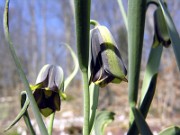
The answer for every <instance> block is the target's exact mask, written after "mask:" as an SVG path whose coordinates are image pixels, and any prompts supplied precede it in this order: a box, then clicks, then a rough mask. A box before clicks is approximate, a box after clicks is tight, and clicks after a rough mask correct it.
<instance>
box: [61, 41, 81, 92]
mask: <svg viewBox="0 0 180 135" xmlns="http://www.w3.org/2000/svg"><path fill="white" fill-rule="evenodd" d="M65 45H66V47H67V48H68V50H69V51H70V54H71V56H72V58H73V62H74V69H73V71H72V73H71V74H70V75H69V76H68V77H67V78H66V79H65V81H64V91H65V90H66V88H67V87H68V85H69V84H70V82H71V81H72V79H73V78H74V77H75V75H76V74H77V72H78V70H79V64H78V59H77V56H76V54H75V53H74V51H73V50H72V48H71V47H70V46H69V45H68V44H65Z"/></svg>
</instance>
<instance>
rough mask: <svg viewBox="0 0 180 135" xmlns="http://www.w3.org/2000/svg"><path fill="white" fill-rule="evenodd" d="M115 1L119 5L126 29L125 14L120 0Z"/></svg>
mask: <svg viewBox="0 0 180 135" xmlns="http://www.w3.org/2000/svg"><path fill="white" fill-rule="evenodd" d="M117 1H118V5H119V8H120V11H121V14H122V17H123V20H124V24H125V27H126V30H128V23H127V15H126V12H125V9H124V6H123V3H122V0H117Z"/></svg>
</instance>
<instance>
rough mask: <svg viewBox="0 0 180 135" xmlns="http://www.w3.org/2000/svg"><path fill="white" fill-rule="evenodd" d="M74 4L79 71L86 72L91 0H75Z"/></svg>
mask: <svg viewBox="0 0 180 135" xmlns="http://www.w3.org/2000/svg"><path fill="white" fill-rule="evenodd" d="M74 5H75V22H76V25H75V26H76V45H77V54H78V61H79V66H80V69H81V71H82V72H87V70H88V63H89V62H88V59H89V58H88V57H89V30H90V7H91V0H75V1H74Z"/></svg>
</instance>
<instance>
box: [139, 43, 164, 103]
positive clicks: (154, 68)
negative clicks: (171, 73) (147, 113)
mask: <svg viewBox="0 0 180 135" xmlns="http://www.w3.org/2000/svg"><path fill="white" fill-rule="evenodd" d="M152 46H153V45H152ZM162 50H163V47H162V45H159V46H158V47H156V48H153V47H152V48H151V51H150V54H149V59H148V63H147V66H146V70H145V75H144V79H143V85H142V93H141V104H142V101H143V100H144V97H145V95H146V93H147V91H148V88H149V85H150V82H151V80H152V77H153V76H154V75H155V74H157V73H158V69H159V64H160V60H161V55H162Z"/></svg>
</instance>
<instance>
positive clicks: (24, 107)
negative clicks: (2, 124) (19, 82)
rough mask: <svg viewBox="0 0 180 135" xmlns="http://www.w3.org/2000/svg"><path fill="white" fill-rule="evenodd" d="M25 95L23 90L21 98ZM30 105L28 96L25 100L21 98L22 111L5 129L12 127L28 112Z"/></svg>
mask: <svg viewBox="0 0 180 135" xmlns="http://www.w3.org/2000/svg"><path fill="white" fill-rule="evenodd" d="M24 95H26V92H25V91H23V92H22V93H21V99H22V98H23V96H24ZM28 106H29V99H28V98H26V100H25V101H24V100H21V111H20V112H19V114H18V115H17V116H16V118H15V119H14V120H13V121H12V123H11V124H10V125H9V126H8V127H7V128H6V129H5V131H7V130H9V129H11V128H12V127H13V126H14V125H15V124H16V123H17V122H18V121H19V120H20V119H21V117H22V116H23V115H24V114H25V113H26V111H27V108H28Z"/></svg>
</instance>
